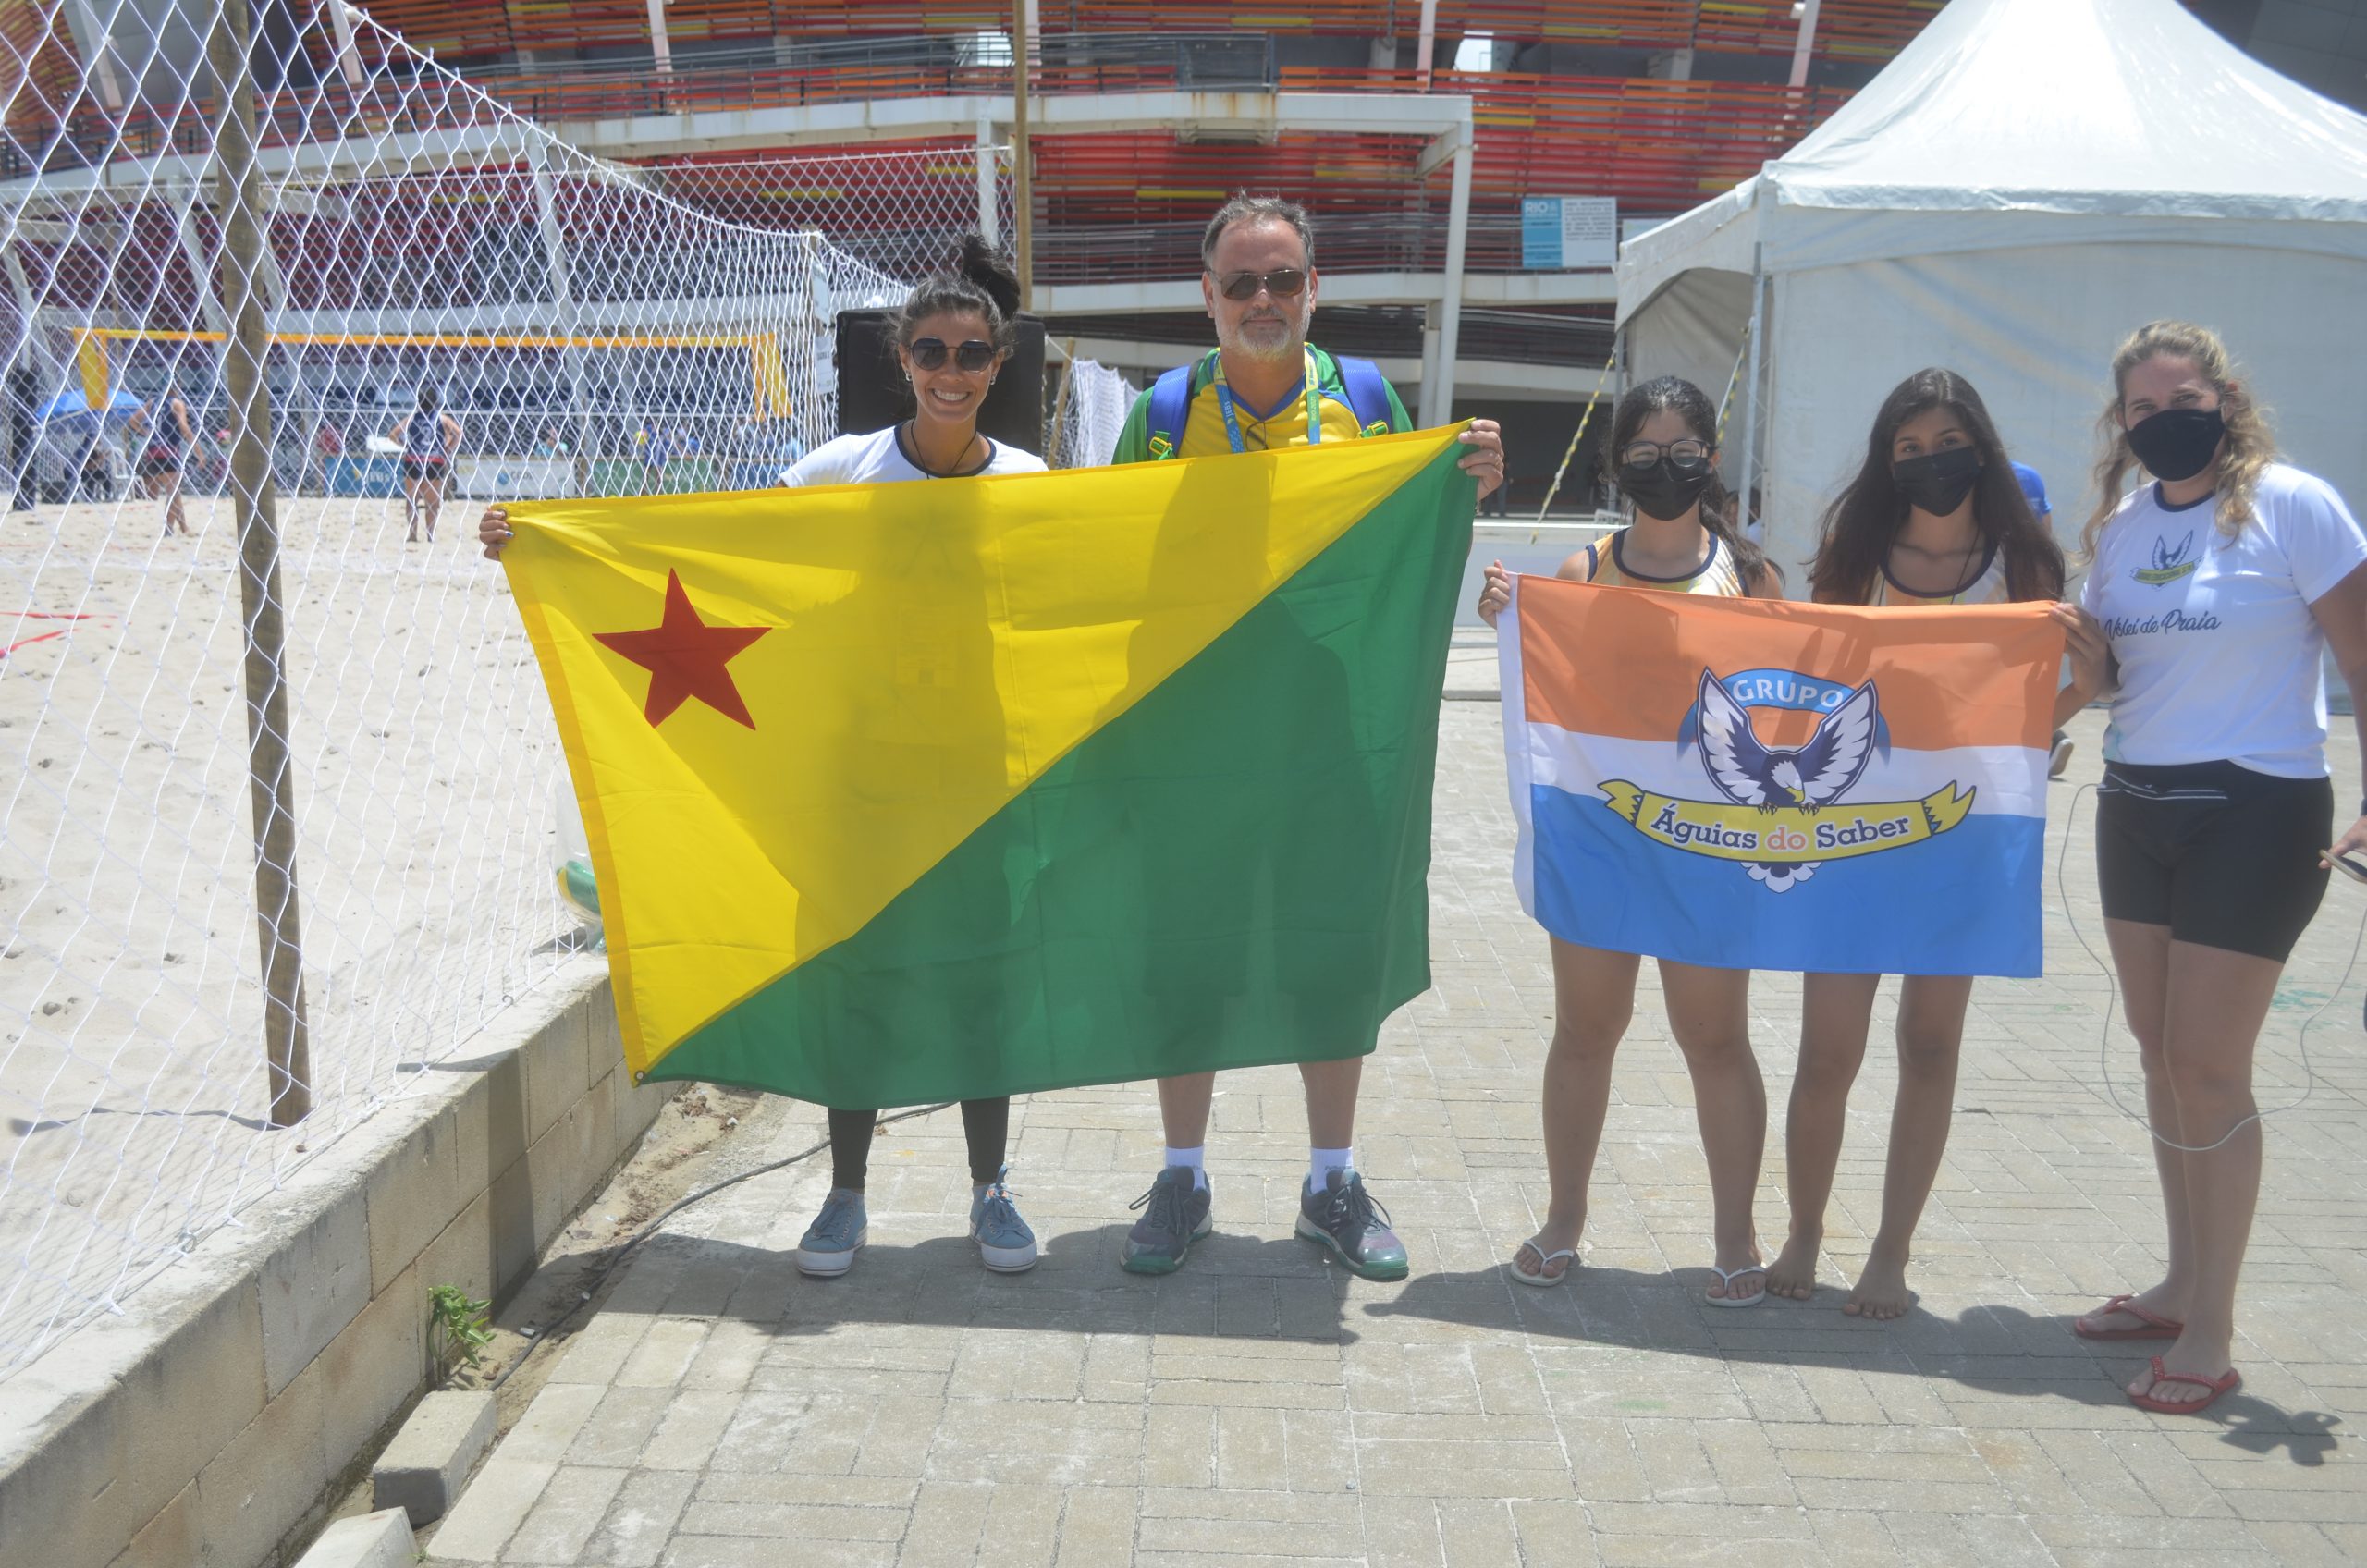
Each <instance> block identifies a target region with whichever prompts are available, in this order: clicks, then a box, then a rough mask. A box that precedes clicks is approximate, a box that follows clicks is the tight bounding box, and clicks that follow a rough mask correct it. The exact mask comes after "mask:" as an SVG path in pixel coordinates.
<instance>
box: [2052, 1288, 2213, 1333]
mask: <svg viewBox="0 0 2367 1568" xmlns="http://www.w3.org/2000/svg"><path fill="white" fill-rule="evenodd" d="M2106 1312H2125V1313H2127V1314H2128V1316H2130V1317H2134V1318H2136V1319H2137V1322H2138V1327H2136V1328H2134V1329H2091V1328H2088V1327H2087V1326H2086V1320H2087V1319H2088V1318H2091V1317H2096V1316H2098V1315H2099V1314H2102V1313H2106ZM2071 1331H2072V1332H2073V1333H2075V1334H2077V1335H2079V1337H2080V1338H2081V1339H2083V1340H2098V1341H2103V1340H2175V1339H2177V1337H2178V1336H2179V1335H2180V1334H2183V1333H2185V1332H2186V1325H2185V1324H2183V1323H2173V1322H2171V1321H2170V1320H2169V1319H2168V1318H2166V1317H2163V1316H2162V1315H2161V1314H2160V1313H2158V1312H2154V1311H2152V1310H2150V1309H2148V1308H2146V1307H2142V1306H2140V1305H2137V1298H2136V1297H2135V1296H2115V1297H2113V1298H2112V1300H2110V1301H2108V1302H2106V1303H2104V1304H2103V1305H2102V1306H2100V1307H2098V1308H2096V1309H2095V1311H2094V1312H2085V1313H2081V1314H2080V1315H2079V1317H2074V1318H2073V1319H2071Z"/></svg>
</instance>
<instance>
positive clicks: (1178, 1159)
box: [1167, 1144, 1208, 1192]
mask: <svg viewBox="0 0 2367 1568" xmlns="http://www.w3.org/2000/svg"><path fill="white" fill-rule="evenodd" d="M1207 1150H1208V1145H1206V1144H1201V1145H1196V1146H1195V1147H1192V1148H1188V1149H1179V1148H1177V1147H1176V1146H1175V1145H1172V1144H1170V1145H1167V1163H1168V1164H1170V1165H1188V1166H1190V1167H1191V1168H1192V1189H1193V1191H1195V1192H1200V1191H1204V1190H1205V1189H1206V1188H1207V1187H1208V1172H1207V1171H1205V1170H1201V1169H1200V1156H1201V1155H1202V1154H1204V1153H1206V1152H1207Z"/></svg>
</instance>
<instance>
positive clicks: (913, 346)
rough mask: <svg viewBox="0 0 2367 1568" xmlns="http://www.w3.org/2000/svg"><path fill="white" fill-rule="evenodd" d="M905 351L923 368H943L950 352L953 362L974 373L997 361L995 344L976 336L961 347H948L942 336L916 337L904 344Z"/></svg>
mask: <svg viewBox="0 0 2367 1568" xmlns="http://www.w3.org/2000/svg"><path fill="white" fill-rule="evenodd" d="M904 352H906V353H907V354H910V355H911V356H912V357H913V363H914V364H916V365H918V366H920V367H921V369H923V370H943V369H944V368H945V357H946V356H947V355H948V354H950V355H952V356H953V362H954V363H955V364H957V365H959V366H961V367H962V368H963V370H965V371H968V372H969V373H970V374H972V375H975V374H978V372H980V371H982V370H984V369H986V368H987V366H988V365H990V364H992V363H994V362H995V346H994V345H993V344H991V343H981V342H979V341H978V340H977V339H976V338H975V337H974V338H972V339H970V341H968V342H967V343H964V344H963V345H962V346H961V347H959V348H950V347H948V346H947V344H946V341H945V339H943V338H942V337H915V338H914V339H913V340H912V341H911V342H910V343H907V344H905V345H904Z"/></svg>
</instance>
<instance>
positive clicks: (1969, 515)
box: [1767, 369, 2088, 1319]
mask: <svg viewBox="0 0 2367 1568" xmlns="http://www.w3.org/2000/svg"><path fill="white" fill-rule="evenodd" d="M1809 584H1810V586H1811V589H1812V590H1813V594H1812V596H1813V597H1814V598H1815V600H1816V602H1817V603H1819V604H1826V605H1895V606H1919V605H1922V606H1928V605H1994V604H2005V603H2009V602H2017V601H2022V600H2031V599H2043V600H2049V601H2052V600H2054V599H2056V598H2058V597H2059V596H2060V595H2061V594H2062V593H2063V551H2062V549H2061V547H2060V546H2058V545H2056V544H2055V543H2054V535H2053V534H2052V533H2049V532H2048V531H2047V529H2046V527H2045V525H2044V524H2042V523H2041V522H2040V521H2038V519H2037V518H2036V517H2035V516H2033V515H2032V514H2031V511H2030V502H2029V499H2028V498H2027V496H2025V494H2024V492H2023V488H2022V483H2021V480H2020V479H2019V477H2018V476H2017V474H2016V472H2015V470H2014V466H2013V464H2012V462H2011V461H2009V460H2008V459H2007V458H2006V455H2005V442H2004V441H2003V440H2002V439H2000V438H1999V436H1998V435H1997V426H1996V424H1995V423H1993V421H1992V420H1991V419H1990V417H1989V410H1988V407H1987V406H1986V405H1985V404H1983V403H1982V402H1981V394H1980V393H1979V392H1977V391H1975V390H1974V389H1973V387H1972V385H1971V383H1969V382H1968V381H1966V380H1964V379H1963V378H1962V377H1961V376H1958V375H1956V374H1954V373H1953V372H1950V371H1945V370H1937V369H1933V370H1921V371H1918V372H1916V373H1915V374H1913V375H1910V376H1908V377H1907V379H1906V380H1904V381H1902V382H1900V383H1899V384H1898V385H1897V386H1895V387H1894V388H1892V389H1891V393H1890V395H1889V396H1888V397H1887V398H1883V404H1882V407H1881V409H1880V410H1877V411H1876V413H1875V415H1874V423H1873V428H1872V430H1871V431H1870V432H1869V433H1868V435H1867V439H1866V460H1865V462H1864V464H1863V465H1862V466H1861V467H1860V468H1859V469H1858V475H1857V477H1856V478H1855V479H1852V480H1851V481H1850V482H1849V484H1848V487H1847V488H1846V489H1845V490H1843V491H1842V492H1841V495H1840V496H1839V497H1838V498H1837V499H1835V500H1834V503H1833V505H1832V506H1831V507H1830V508H1828V509H1827V510H1826V512H1825V514H1824V529H1823V537H1822V539H1821V543H1820V544H1819V545H1818V546H1817V553H1816V559H1815V561H1814V562H1813V563H1811V564H1810V566H1809ZM2087 699H2088V693H2087V692H2081V691H2079V690H2077V689H2076V688H2067V689H2066V690H2065V692H2064V693H2063V695H2062V697H2061V698H2059V699H2058V700H2057V702H2056V704H2055V720H2054V721H2055V723H2057V724H2061V723H2062V722H2063V721H2064V720H2065V719H2067V718H2068V717H2070V716H2071V715H2072V714H2073V713H2076V712H2078V711H2079V708H2080V707H2081V706H2082V705H2083V704H2085V703H2086V702H2087ZM1881 983H1882V976H1881V975H1879V974H1809V975H1804V976H1802V1001H1801V1011H1800V1064H1799V1071H1798V1072H1797V1075H1796V1076H1795V1077H1794V1078H1793V1080H1792V1099H1791V1107H1790V1110H1789V1112H1788V1114H1787V1116H1786V1118H1785V1121H1784V1170H1785V1173H1786V1181H1787V1182H1788V1184H1789V1187H1790V1193H1791V1200H1792V1226H1791V1235H1790V1238H1789V1239H1788V1240H1787V1241H1786V1242H1785V1243H1784V1250H1783V1251H1782V1252H1781V1253H1779V1254H1778V1255H1777V1256H1776V1258H1775V1261H1774V1263H1773V1264H1772V1265H1771V1266H1770V1267H1769V1268H1768V1271H1767V1289H1768V1290H1769V1292H1772V1294H1775V1295H1778V1296H1783V1297H1784V1298H1786V1299H1788V1300H1792V1301H1806V1300H1808V1299H1809V1295H1810V1294H1811V1293H1812V1292H1814V1290H1815V1286H1816V1262H1817V1253H1818V1250H1819V1248H1820V1247H1821V1245H1822V1243H1823V1239H1824V1209H1825V1203H1826V1200H1827V1199H1828V1198H1830V1197H1831V1196H1832V1194H1833V1178H1834V1170H1835V1169H1836V1168H1837V1167H1838V1165H1839V1164H1840V1160H1841V1143H1842V1133H1843V1125H1844V1123H1845V1122H1846V1120H1847V1116H1848V1106H1849V1088H1850V1085H1851V1084H1854V1083H1855V1082H1856V1081H1857V1077H1858V1066H1859V1065H1860V1064H1861V1063H1862V1062H1863V1061H1864V1060H1865V1056H1866V1037H1867V1035H1868V1033H1869V1031H1870V1028H1871V1024H1872V1018H1873V1008H1874V992H1875V989H1876V987H1878V986H1880V985H1881ZM1971 999H1972V979H1971V977H1970V976H1969V975H1957V974H1909V975H1907V976H1905V977H1904V978H1903V979H1902V981H1901V982H1900V986H1899V999H1898V1096H1897V1098H1896V1100H1895V1102H1894V1103H1893V1105H1892V1108H1891V1121H1890V1150H1889V1153H1888V1156H1887V1157H1886V1160H1885V1163H1884V1166H1883V1208H1882V1222H1881V1226H1880V1229H1879V1230H1878V1231H1876V1232H1875V1236H1874V1243H1873V1247H1872V1251H1871V1253H1870V1256H1868V1258H1867V1260H1866V1267H1865V1271H1864V1273H1863V1274H1862V1275H1861V1276H1860V1277H1859V1278H1858V1285H1857V1288H1856V1289H1855V1290H1853V1291H1851V1292H1849V1298H1848V1300H1847V1301H1846V1303H1844V1304H1843V1305H1842V1311H1844V1312H1846V1313H1847V1314H1849V1315H1850V1316H1852V1317H1870V1318H1876V1319H1887V1318H1893V1317H1898V1316H1900V1315H1901V1314H1903V1313H1904V1312H1906V1310H1907V1307H1908V1305H1911V1304H1912V1302H1913V1300H1914V1297H1913V1296H1912V1294H1911V1293H1910V1292H1908V1291H1907V1253H1908V1245H1909V1243H1910V1242H1911V1241H1912V1240H1913V1238H1914V1235H1915V1228H1916V1225H1917V1222H1918V1221H1919V1219H1921V1218H1922V1214H1923V1206H1924V1204H1925V1203H1926V1202H1927V1201H1929V1199H1930V1198H1931V1195H1932V1182H1933V1180H1934V1179H1935V1178H1937V1176H1938V1175H1939V1170H1940V1157H1941V1154H1942V1152H1943V1151H1944V1149H1945V1148H1946V1147H1947V1141H1948V1121H1949V1118H1950V1115H1951V1113H1952V1112H1953V1110H1954V1101H1955V1096H1956V1057H1957V1052H1958V1049H1959V1047H1961V1046H1962V1044H1963V1040H1964V1020H1965V1011H1966V1009H1967V1007H1968V1005H1969V1004H1970V1002H1971Z"/></svg>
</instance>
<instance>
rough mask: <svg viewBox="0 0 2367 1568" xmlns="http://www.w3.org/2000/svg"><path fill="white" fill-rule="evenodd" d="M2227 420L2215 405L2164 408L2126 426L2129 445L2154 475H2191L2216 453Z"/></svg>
mask: <svg viewBox="0 0 2367 1568" xmlns="http://www.w3.org/2000/svg"><path fill="white" fill-rule="evenodd" d="M2226 434H2227V422H2226V420H2225V419H2223V418H2221V417H2220V414H2219V410H2217V409H2164V410H2162V411H2161V412H2160V413H2157V414H2149V415H2147V416H2146V417H2145V418H2143V419H2141V420H2140V421H2138V422H2137V423H2135V424H2132V425H2130V426H2129V427H2128V449H2129V450H2130V451H2132V452H2134V453H2136V454H2137V460H2138V461H2139V462H2140V463H2143V464H2144V465H2145V472H2147V473H2150V474H2152V476H2153V477H2154V478H2156V479H2166V480H2168V481H2170V482H2171V483H2172V484H2176V483H2177V481H2179V480H2181V479H2192V478H2193V477H2194V476H2195V475H2196V474H2198V473H2201V472H2202V471H2203V470H2204V469H2207V468H2209V467H2210V466H2211V459H2213V458H2214V457H2216V456H2218V455H2219V442H2220V440H2221V438H2222V437H2224V436H2225V435H2226Z"/></svg>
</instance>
